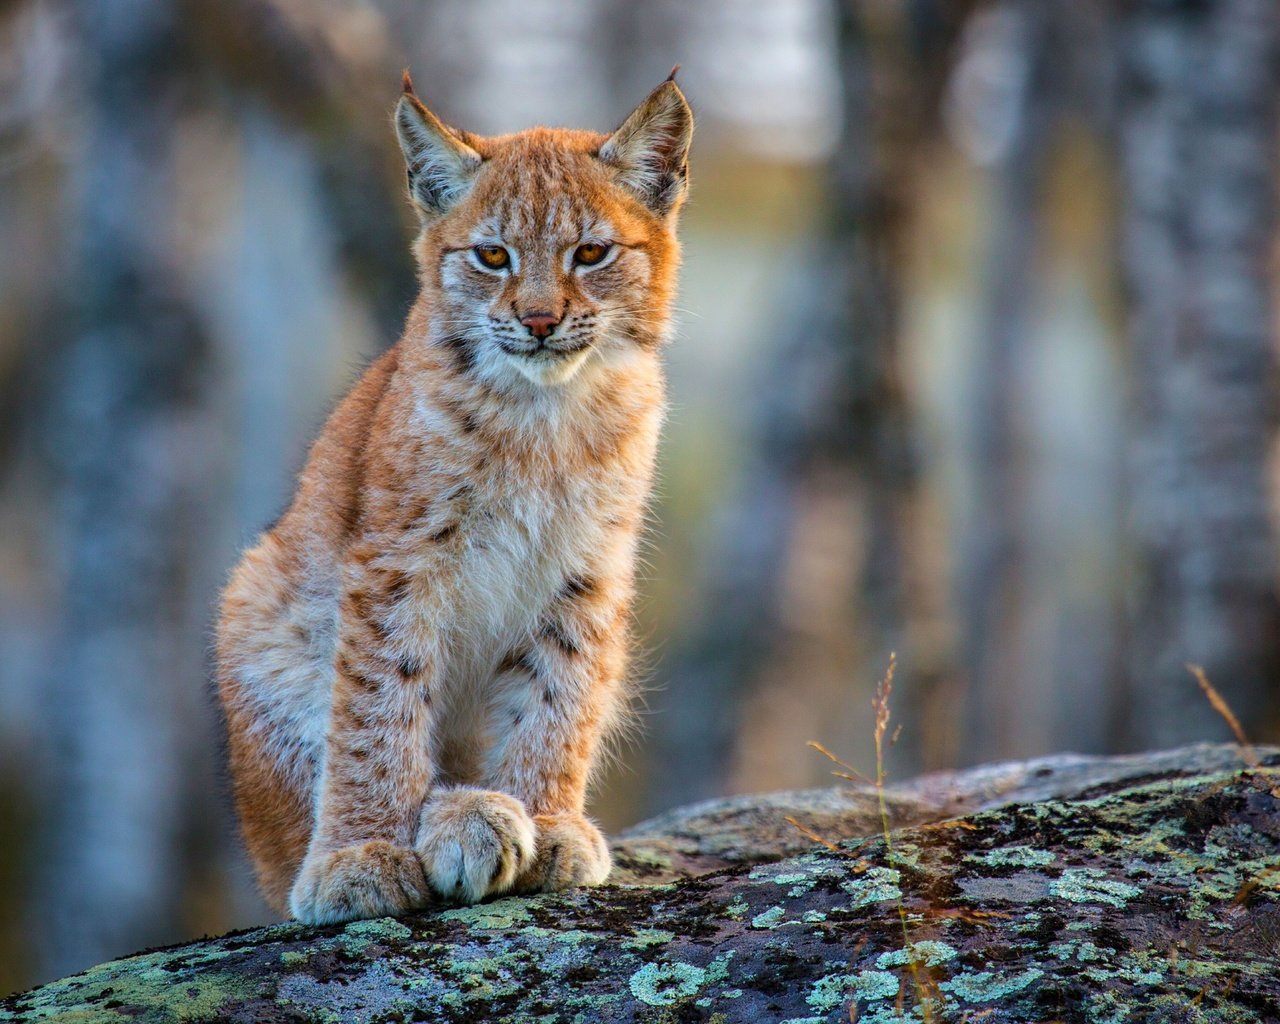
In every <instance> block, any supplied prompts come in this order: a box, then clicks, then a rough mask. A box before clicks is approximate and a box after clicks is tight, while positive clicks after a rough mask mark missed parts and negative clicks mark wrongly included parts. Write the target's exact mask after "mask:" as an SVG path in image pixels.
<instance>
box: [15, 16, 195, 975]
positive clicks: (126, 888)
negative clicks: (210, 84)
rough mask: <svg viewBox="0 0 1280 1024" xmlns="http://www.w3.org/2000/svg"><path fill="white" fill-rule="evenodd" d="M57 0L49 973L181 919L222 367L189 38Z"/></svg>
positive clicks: (49, 415) (157, 934)
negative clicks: (178, 151)
mask: <svg viewBox="0 0 1280 1024" xmlns="http://www.w3.org/2000/svg"><path fill="white" fill-rule="evenodd" d="M68 7H69V10H70V14H71V16H72V22H73V32H74V36H75V43H76V44H77V47H78V50H79V55H80V60H79V61H78V62H77V74H76V84H77V86H80V87H81V88H82V89H83V91H82V92H79V93H76V94H74V95H72V96H67V97H64V102H63V103H62V104H61V105H60V106H59V108H58V109H57V111H56V115H55V116H58V117H61V118H64V119H65V125H64V130H65V131H66V132H67V133H69V134H71V135H72V136H73V146H74V149H73V152H74V153H75V159H74V161H73V163H72V167H73V170H72V171H71V177H70V180H69V182H68V189H67V195H68V197H69V198H68V207H69V209H68V220H69V222H70V225H71V227H70V230H71V234H72V237H73V242H72V252H71V256H70V260H69V264H68V266H67V268H66V274H65V277H64V281H65V293H64V295H63V311H62V327H63V329H62V330H60V331H59V332H58V334H59V335H60V336H58V337H55V338H54V339H53V343H52V344H51V346H50V352H49V361H50V363H49V367H48V371H47V376H46V380H47V382H48V384H47V393H46V395H45V400H44V409H43V416H44V431H43V434H44V443H45V445H46V448H45V451H46V453H47V459H48V465H49V468H50V470H51V476H52V480H53V483H54V487H55V501H56V505H55V507H56V510H57V511H56V523H55V525H54V530H53V536H54V538H55V543H56V546H57V552H56V555H57V557H58V558H59V559H60V560H61V566H62V611H61V627H60V629H59V631H58V637H57V641H56V644H57V646H56V649H55V650H54V651H53V652H52V654H51V658H50V660H49V679H48V690H47V696H48V705H47V726H46V729H47V737H48V742H49V745H50V748H51V755H52V756H51V760H52V762H53V764H54V766H55V782H54V785H53V786H52V788H51V790H50V792H49V793H48V794H47V798H46V801H47V802H46V807H47V811H46V813H47V818H46V820H47V821H48V823H49V827H48V829H47V834H46V836H45V853H44V856H43V858H42V861H41V879H40V884H39V885H38V887H37V893H36V898H35V900H34V902H35V904H36V905H37V907H38V910H37V913H38V914H39V916H40V919H41V922H42V926H41V927H39V928H36V929H34V930H33V933H34V934H36V935H39V936H41V939H42V941H43V942H44V944H45V948H44V949H42V950H41V952H42V954H43V961H42V963H41V968H42V969H43V971H44V972H45V973H47V974H51V975H57V974H62V973H64V972H66V971H68V970H71V969H73V968H80V967H83V966H84V965H85V964H89V963H93V962H95V961H96V960H98V959H99V958H100V957H102V956H104V955H113V954H119V953H121V952H124V951H127V950H129V949H131V948H133V947H135V946H137V945H138V944H139V943H143V944H152V943H155V942H158V941H161V940H171V939H174V938H177V937H179V936H180V935H181V934H182V930H181V928H180V926H179V922H178V919H177V912H178V910H177V908H178V904H179V901H178V899H177V892H178V889H179V886H180V883H181V876H182V865H181V860H182V857H181V850H180V845H181V839H182V832H183V823H184V821H185V820H186V816H185V815H184V808H183V806H182V804H183V800H182V797H183V795H184V783H185V781H186V780H185V779H184V777H183V772H182V771H181V764H182V758H181V756H180V747H181V745H182V744H184V743H186V742H191V741H192V740H194V741H195V742H199V743H207V742H208V740H207V738H206V735H205V733H204V732H203V731H202V730H200V729H198V728H196V729H195V731H194V735H192V722H193V718H194V717H196V716H195V715H194V714H193V710H195V709H198V704H199V700H198V695H199V693H200V692H201V684H202V675H203V666H202V664H201V660H200V657H199V651H200V645H199V642H198V638H199V636H200V635H201V627H202V623H201V620H202V619H203V615H204V611H205V610H204V609H203V608H201V609H199V611H198V612H196V613H194V614H193V609H192V608H191V602H190V600H189V595H188V593H187V591H186V584H187V581H188V570H189V566H190V564H191V561H192V559H191V557H190V556H191V550H192V544H193V543H194V542H195V539H194V538H192V536H191V532H192V531H191V530H190V528H189V524H190V517H191V514H192V512H193V510H194V509H195V508H196V507H197V506H198V504H199V503H202V502H205V501H208V500H210V499H211V498H212V494H211V492H210V490H209V487H210V484H209V480H210V477H209V475H208V466H209V464H210V463H211V462H212V458H211V447H212V446H211V438H210V436H209V435H208V434H207V433H206V432H205V429H206V423H205V413H206V404H207V403H206V394H207V391H208V388H209V386H210V382H211V380H212V378H213V373H212V368H211V367H210V365H209V360H208V352H207V346H206V344H205V341H204V338H203V335H202V331H201V328H200V325H199V323H198V322H197V320H196V318H195V317H194V315H193V313H192V308H191V305H190V303H189V302H188V301H187V298H186V296H185V295H184V293H183V288H182V286H181V285H180V284H179V282H178V281H177V280H176V279H175V275H176V274H177V272H178V268H179V266H180V260H179V259H178V258H177V256H176V253H175V250H174V245H175V240H174V238H173V236H172V233H171V231H168V230H167V229H171V227H172V225H173V224H174V221H175V210H174V208H173V205H174V203H173V201H174V190H175V181H174V154H173V142H174V139H173V133H174V122H175V120H176V118H177V113H178V110H177V103H178V96H177V95H175V90H174V88H173V83H174V81H175V79H176V78H177V77H178V71H179V69H181V68H182V67H183V50H182V45H181V38H180V35H179V32H178V28H177V18H176V15H175V12H174V10H173V7H172V5H171V4H169V3H166V2H165V0H78V2H75V3H71V4H69V5H68Z"/></svg>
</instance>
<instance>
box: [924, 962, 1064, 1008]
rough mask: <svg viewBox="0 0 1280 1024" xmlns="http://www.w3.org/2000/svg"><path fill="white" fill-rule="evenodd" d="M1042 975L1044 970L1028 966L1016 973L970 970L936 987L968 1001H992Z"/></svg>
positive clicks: (1011, 992)
mask: <svg viewBox="0 0 1280 1024" xmlns="http://www.w3.org/2000/svg"><path fill="white" fill-rule="evenodd" d="M1042 977H1044V971H1042V970H1040V969H1039V968H1038V967H1030V968H1028V969H1026V970H1025V971H1019V972H1018V973H1016V974H1009V975H999V974H995V973H994V972H992V971H972V972H966V973H963V974H957V975H956V976H955V977H953V978H950V979H948V980H947V981H942V982H939V983H938V988H939V989H941V990H942V991H943V992H947V993H949V994H951V995H954V996H956V997H957V998H958V999H963V1000H964V1001H965V1002H969V1003H994V1002H999V1001H1001V1000H1004V999H1006V998H1008V997H1009V996H1010V995H1012V994H1014V993H1015V992H1021V991H1022V990H1023V989H1024V988H1026V987H1027V986H1029V985H1032V984H1034V983H1035V981H1036V980H1037V979H1039V978H1042Z"/></svg>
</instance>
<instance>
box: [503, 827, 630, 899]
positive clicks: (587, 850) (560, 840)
mask: <svg viewBox="0 0 1280 1024" xmlns="http://www.w3.org/2000/svg"><path fill="white" fill-rule="evenodd" d="M533 821H534V824H535V825H537V826H538V855H537V857H536V858H535V860H534V862H533V864H532V865H531V866H530V868H529V870H527V871H526V872H525V873H524V874H523V875H521V876H520V879H519V881H518V882H517V888H518V889H519V890H520V891H521V892H558V891H559V890H561V889H569V888H572V887H573V886H575V885H599V884H600V883H601V882H603V881H604V880H605V879H606V878H608V877H609V871H610V869H612V867H613V858H611V857H610V856H609V844H608V843H606V842H605V838H604V835H603V833H601V831H600V830H599V829H598V828H596V826H595V825H594V824H593V823H592V822H591V821H589V820H588V819H587V818H585V817H583V816H582V815H581V814H546V815H542V814H540V815H538V816H537V817H535V818H534V819H533Z"/></svg>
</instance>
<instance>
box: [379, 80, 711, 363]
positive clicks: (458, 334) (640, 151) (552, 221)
mask: <svg viewBox="0 0 1280 1024" xmlns="http://www.w3.org/2000/svg"><path fill="white" fill-rule="evenodd" d="M396 125H397V130H398V132H399V135H400V141H401V146H402V148H403V149H404V152H405V157H406V161H407V163H408V168H409V183H410V194H411V196H412V198H413V200H414V202H415V204H416V206H417V208H418V211H419V214H420V216H421V218H422V221H423V232H422V235H421V237H420V239H419V242H418V248H417V255H418V259H419V265H420V267H421V271H422V277H423V286H424V288H425V289H427V290H429V291H432V292H434V293H435V294H434V299H435V308H436V309H437V310H438V311H439V314H438V315H439V322H438V325H437V326H438V328H439V331H440V333H441V334H442V335H443V336H447V337H449V338H450V342H451V344H453V345H454V346H455V347H456V348H457V350H458V351H459V352H460V354H461V358H463V359H464V360H465V361H466V363H467V367H468V369H470V370H472V371H473V372H475V373H477V374H478V375H480V376H481V377H484V378H486V379H487V380H489V381H490V382H492V383H497V384H502V383H507V384H510V383H511V382H512V381H520V380H525V381H531V382H533V383H534V384H536V385H540V386H555V385H561V384H564V383H565V382H567V381H569V380H570V379H571V378H573V377H574V376H575V375H576V374H578V373H579V372H580V371H581V370H582V369H583V368H584V367H585V366H588V365H590V364H591V363H592V361H593V360H594V361H598V362H600V363H602V364H606V363H609V362H611V361H616V360H618V359H624V358H626V357H627V355H628V353H629V352H632V351H634V350H635V349H636V348H639V349H642V350H644V349H652V348H656V347H657V346H658V345H659V344H660V343H661V342H662V341H663V340H664V337H663V335H664V327H663V326H661V325H665V322H666V313H667V307H668V306H669V303H670V296H671V292H672V288H673V282H674V276H675V271H676V268H677V262H678V257H677V249H676V244H675V237H674V220H675V216H674V215H675V213H676V211H677V209H678V208H679V206H680V203H681V201H682V200H683V198H684V192H685V182H686V176H687V168H686V157H687V151H688V142H689V136H690V132H691V129H692V121H691V115H690V113H689V108H688V106H687V104H685V102H684V99H683V97H682V96H681V95H680V92H679V90H678V89H677V88H676V87H675V85H674V83H664V86H660V87H659V88H658V89H657V90H656V91H655V92H654V93H653V94H652V95H651V96H650V97H649V99H648V100H647V101H646V102H645V103H644V104H642V105H641V107H640V108H639V109H637V111H636V112H635V113H634V114H632V115H631V117H630V118H628V120H627V121H626V123H624V124H623V126H622V127H621V128H619V129H618V131H617V132H615V133H614V134H613V135H611V136H604V135H597V134H595V133H591V132H581V131H567V130H555V129H547V128H535V129H533V130H530V131H526V132H521V133H519V134H517V135H510V136H504V137H500V138H493V139H483V138H479V137H477V136H473V135H469V134H467V133H464V132H460V131H457V130H455V129H451V128H447V127H446V126H444V125H443V124H441V123H440V122H439V121H438V120H437V119H436V118H435V117H434V115H432V114H431V113H430V112H429V111H428V110H427V109H426V108H425V107H423V106H422V105H421V103H419V102H418V100H417V98H416V97H415V96H414V95H413V94H412V92H406V94H405V96H404V97H403V98H402V99H401V101H400V106H399V108H398V109H397V114H396Z"/></svg>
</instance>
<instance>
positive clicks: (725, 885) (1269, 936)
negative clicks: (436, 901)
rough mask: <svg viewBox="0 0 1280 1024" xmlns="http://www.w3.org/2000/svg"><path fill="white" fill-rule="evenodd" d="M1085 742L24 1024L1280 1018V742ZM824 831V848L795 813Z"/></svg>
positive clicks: (316, 932) (310, 933) (216, 965)
mask: <svg viewBox="0 0 1280 1024" xmlns="http://www.w3.org/2000/svg"><path fill="white" fill-rule="evenodd" d="M1242 753H1245V752H1242V751H1241V750H1240V749H1239V748H1236V747H1232V746H1208V745H1204V746H1195V747H1186V748H1182V749H1180V750H1173V751H1168V752H1164V753H1159V754H1147V755H1137V756H1132V757H1121V758H1090V757H1078V756H1074V755H1064V756H1059V757H1052V758H1045V759H1041V760H1037V761H1030V762H1022V763H1010V764H1002V765H991V766H985V767H982V768H976V769H972V770H970V771H963V772H947V773H939V774H934V775H927V776H923V777H922V778H920V779H917V780H914V781H913V782H910V783H907V784H903V785H895V786H890V787H886V790H885V793H884V796H885V804H886V808H887V811H888V813H889V815H890V818H891V821H892V823H893V824H894V826H895V831H893V832H892V833H890V835H889V836H888V837H887V838H886V837H885V835H884V834H883V831H882V825H881V820H880V811H879V796H878V794H876V792H875V791H874V789H873V788H870V787H849V788H842V789H828V790H810V791H804V792H797V793H778V794H771V795H768V796H762V797H752V798H735V799H732V800H725V801H718V802H713V803H708V804H701V805H698V806H695V807H691V808H685V809H683V810H679V811H674V812H671V813H670V814H666V815H663V816H662V817H660V818H656V819H654V820H652V821H650V822H647V823H645V824H644V825H641V826H637V827H636V828H634V829H631V830H630V831H629V832H627V833H625V834H624V835H622V836H621V837H619V839H618V840H617V841H616V843H615V851H616V853H617V857H618V865H619V866H618V871H617V874H616V876H615V878H616V881H615V882H614V883H613V884H610V885H608V886H604V887H601V888H598V889H593V890H578V891H575V892H571V893H565V894H559V895H549V896H539V897H534V898H528V899H524V898H507V899H501V900H496V901H494V902H491V903H487V904H483V905H481V906H477V907H469V908H452V909H448V908H445V909H439V910H435V911H431V912H424V913H421V914H416V915H413V916H410V917H406V918H402V919H398V920H391V919H382V920H377V921H362V922H357V923H354V924H350V925H347V926H345V927H328V928H309V927H303V926H301V925H297V924H284V925H275V926H272V927H268V928H259V929H255V930H252V931H246V932H238V933H233V934H231V935H226V936H223V937H221V938H217V939H209V940H206V941H204V942H197V943H192V944H189V945H185V946H176V947H172V948H169V949H163V950H156V951H152V952H148V953H142V954H139V955H137V956H133V957H129V958H126V959H124V960H118V961H114V962H112V963H108V964H103V965H101V966H99V967H95V968H92V969H91V970H88V971H85V972H84V973H82V974H78V975H75V976H74V977H71V978H66V979H64V980H61V981H57V982H53V983H51V984H49V985H45V986H43V987H41V988H39V989H35V990H33V991H31V992H27V993H23V994H19V995H15V996H10V997H9V998H7V999H5V1000H2V1001H0V1021H35V1020H54V1019H56V1020H58V1021H68V1022H70V1021H94V1022H97V1021H102V1022H116V1021H118V1022H120V1024H125V1022H138V1021H142V1022H149V1021H157V1022H159V1021H245V1022H286V1021H316V1022H320V1021H334V1022H339V1021H341V1022H347V1021H361V1022H363V1021H369V1022H373V1021H432V1022H435V1021H443V1022H448V1021H457V1022H472V1021H476V1022H480V1021H483V1022H500V1021H521V1022H524V1021H530V1022H533V1021H540V1022H545V1024H552V1022H564V1024H568V1022H574V1021H581V1022H595V1021H652V1022H676V1021H707V1022H722V1024H729V1022H733V1021H751V1022H780V1021H787V1022H790V1024H834V1022H837V1021H849V1020H856V1021H858V1022H859V1024H871V1022H883V1024H887V1022H889V1021H901V1020H906V1021H920V1020H925V1019H927V1020H932V1021H948V1022H949V1021H956V1022H959V1021H974V1022H977V1021H992V1022H996V1021H998V1022H1001V1024H1004V1022H1015V1021H1028V1022H1031V1021H1054V1020H1062V1021H1088V1022H1097V1024H1110V1022H1119V1021H1125V1020H1128V1021H1134V1022H1146V1021H1169V1022H1173V1021H1205V1022H1209V1021H1221V1022H1223V1024H1228V1022H1230V1024H1242V1022H1254V1021H1256V1022H1259V1024H1261V1022H1264V1021H1274V1020H1276V1019H1280V750H1278V749H1274V748H1256V750H1255V751H1254V752H1253V753H1254V755H1255V756H1254V758H1253V760H1252V766H1250V764H1246V763H1243V762H1242ZM787 817H792V818H794V819H795V820H796V821H797V823H798V824H799V825H801V826H803V829H804V830H807V831H808V832H809V833H812V834H813V835H815V836H818V837H821V839H822V840H823V841H824V842H823V843H815V842H814V841H813V839H812V838H809V837H807V836H806V835H805V834H804V832H802V831H801V830H800V829H798V828H796V827H795V826H792V825H789V824H787V823H786V818H787Z"/></svg>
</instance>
